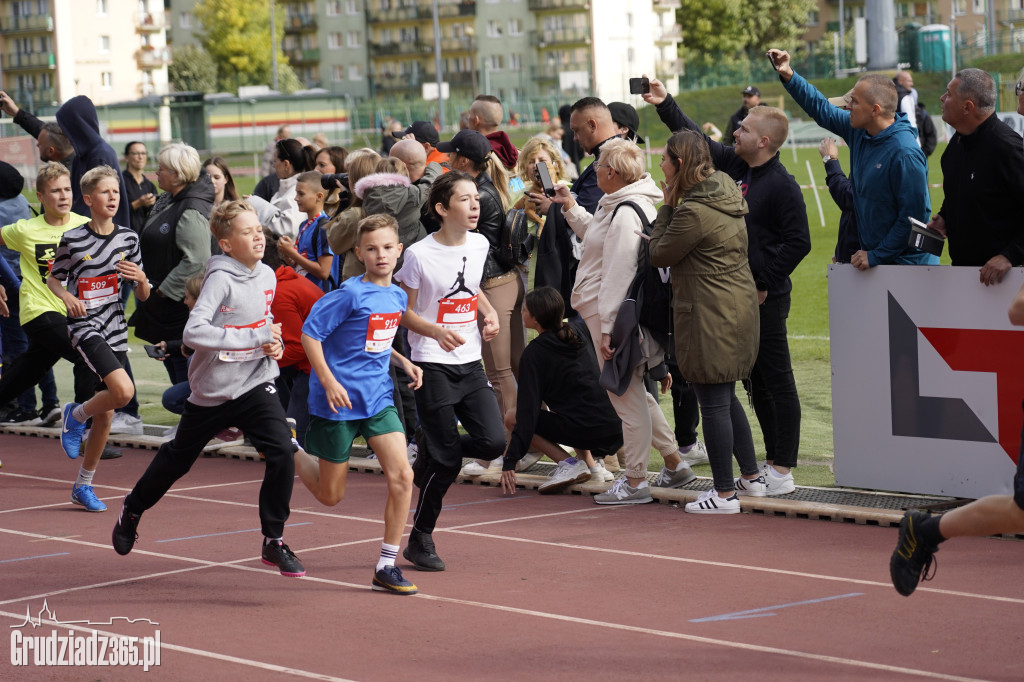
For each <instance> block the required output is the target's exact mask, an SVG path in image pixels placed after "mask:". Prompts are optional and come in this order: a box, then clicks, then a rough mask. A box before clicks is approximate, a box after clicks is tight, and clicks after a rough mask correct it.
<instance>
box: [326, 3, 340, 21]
mask: <svg viewBox="0 0 1024 682" xmlns="http://www.w3.org/2000/svg"><path fill="white" fill-rule="evenodd" d="M339 14H341V0H327V16H329V17H336V16H338V15H339Z"/></svg>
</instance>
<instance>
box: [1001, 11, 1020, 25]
mask: <svg viewBox="0 0 1024 682" xmlns="http://www.w3.org/2000/svg"><path fill="white" fill-rule="evenodd" d="M996 20H997V21H998V22H999V23H1001V24H1020V23H1024V9H1010V10H997V11H996Z"/></svg>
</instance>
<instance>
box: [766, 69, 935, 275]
mask: <svg viewBox="0 0 1024 682" xmlns="http://www.w3.org/2000/svg"><path fill="white" fill-rule="evenodd" d="M783 85H784V86H785V88H786V90H787V91H788V92H789V94H790V95H792V96H793V99H794V100H796V103H797V104H799V105H800V108H802V109H803V110H804V111H806V112H807V113H808V114H809V115H810V117H811V118H813V119H814V120H815V121H816V122H817V123H818V125H820V126H821V127H822V128H825V129H827V130H830V131H832V132H833V133H835V134H836V135H839V136H840V137H842V138H843V139H844V140H846V144H848V145H849V146H850V176H851V178H852V180H853V193H854V197H853V198H854V213H855V214H856V216H857V230H858V232H859V235H860V245H861V248H862V249H864V250H865V251H867V252H868V264H869V265H871V266H872V267H874V266H876V265H885V264H898V263H899V264H910V265H938V263H939V259H938V257H937V256H933V255H932V254H930V253H925V252H923V251H918V250H917V249H912V248H910V247H908V246H907V239H908V238H909V236H910V222H909V221H908V220H907V218H908V217H913V218H917V219H918V220H920V221H921V222H924V223H927V222H928V221H929V220H930V218H931V200H930V198H929V195H928V162H927V159H926V157H925V155H924V152H922V151H921V147H920V146H919V145H918V144H917V131H916V130H915V129H914V128H913V127H911V125H910V122H909V121H908V120H907V116H906V114H904V113H903V112H897V113H896V119H895V121H894V122H893V124H892V125H890V126H889V127H888V128H886V129H885V130H883V131H882V132H880V133H878V134H877V135H875V136H871V135H868V133H867V132H866V131H865V130H863V129H862V128H854V127H853V126H851V125H850V112H849V111H846V110H845V109H840V108H838V107H836V106H833V105H832V104H829V101H828V99H826V98H825V96H824V95H822V94H821V93H820V92H818V90H817V89H816V88H815V87H814V86H813V85H811V84H810V83H808V82H807V81H806V80H805V79H804V78H803V77H802V76H800V74H798V73H794V74H793V77H792V78H791V79H790V80H789V82H788V83H784V84H783Z"/></svg>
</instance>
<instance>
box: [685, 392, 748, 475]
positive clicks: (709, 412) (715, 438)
mask: <svg viewBox="0 0 1024 682" xmlns="http://www.w3.org/2000/svg"><path fill="white" fill-rule="evenodd" d="M735 385H736V384H735V382H730V383H727V384H693V391H694V393H696V394H697V402H698V403H700V416H701V419H703V420H704V445H705V447H707V450H708V459H709V460H710V463H711V475H712V476H713V477H714V480H715V490H717V491H718V492H720V493H728V492H730V491H731V490H733V489H734V488H735V484H734V482H733V476H732V456H733V455H736V461H737V462H739V465H740V473H741V474H743V475H744V476H752V475H754V474H756V473H758V469H757V457H756V456H755V455H754V437H753V436H752V435H751V434H750V423H749V422H748V421H747V415H746V413H745V412H744V411H743V406H742V405H741V404H740V401H739V399H738V398H737V397H736V391H735Z"/></svg>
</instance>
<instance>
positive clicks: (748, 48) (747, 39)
mask: <svg viewBox="0 0 1024 682" xmlns="http://www.w3.org/2000/svg"><path fill="white" fill-rule="evenodd" d="M814 8H815V4H814V0H750V1H749V2H741V0H682V6H681V8H680V9H679V12H678V19H679V24H680V26H681V27H682V29H683V45H682V51H683V56H684V57H685V59H686V61H687V62H688V63H691V64H700V65H713V64H722V63H723V61H724V62H725V63H728V62H734V61H746V60H747V59H754V58H756V57H757V56H759V55H761V54H763V53H764V52H766V51H767V50H768V48H769V47H780V48H783V49H788V50H790V51H792V49H793V48H794V47H795V46H796V45H797V44H798V43H799V40H800V36H801V35H802V34H803V32H804V27H805V25H806V23H807V18H808V15H809V13H810V12H811V10H813V9H814Z"/></svg>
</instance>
